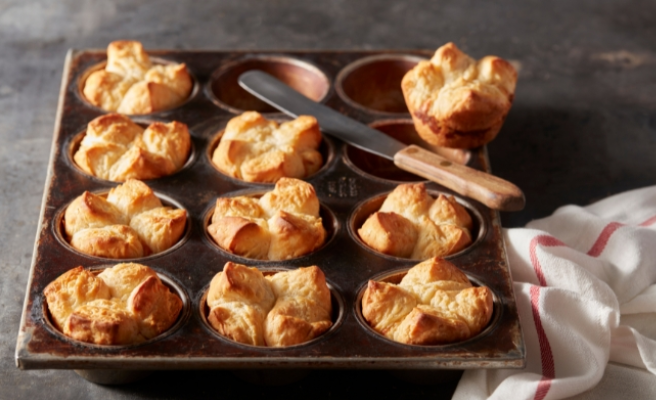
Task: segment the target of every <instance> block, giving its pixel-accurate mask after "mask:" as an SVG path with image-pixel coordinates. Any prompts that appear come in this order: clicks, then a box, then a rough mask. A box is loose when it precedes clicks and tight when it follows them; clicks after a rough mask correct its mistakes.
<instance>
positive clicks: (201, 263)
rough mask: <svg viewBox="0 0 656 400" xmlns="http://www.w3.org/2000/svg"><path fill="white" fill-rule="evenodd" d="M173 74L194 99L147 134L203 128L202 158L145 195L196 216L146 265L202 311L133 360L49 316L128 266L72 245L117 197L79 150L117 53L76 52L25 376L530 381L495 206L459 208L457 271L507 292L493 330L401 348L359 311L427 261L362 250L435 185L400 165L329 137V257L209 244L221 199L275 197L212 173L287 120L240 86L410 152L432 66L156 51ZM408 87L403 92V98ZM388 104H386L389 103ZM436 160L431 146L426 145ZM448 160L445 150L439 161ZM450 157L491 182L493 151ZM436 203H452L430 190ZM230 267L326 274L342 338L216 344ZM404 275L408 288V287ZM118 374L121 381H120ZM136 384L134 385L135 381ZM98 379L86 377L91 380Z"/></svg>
mask: <svg viewBox="0 0 656 400" xmlns="http://www.w3.org/2000/svg"><path fill="white" fill-rule="evenodd" d="M149 54H150V55H151V56H153V57H154V59H155V60H160V62H171V61H173V62H184V63H186V65H187V67H188V69H189V71H190V73H191V74H192V76H193V77H194V80H195V88H194V90H193V92H192V95H191V96H190V98H189V99H188V100H187V101H186V102H185V103H183V104H182V105H180V106H179V107H176V108H174V109H170V110H167V111H162V112H157V113H152V114H148V115H144V116H140V117H139V119H137V120H138V121H139V120H141V121H162V122H169V121H172V120H177V121H181V122H184V123H186V124H187V125H188V126H189V128H190V133H191V135H192V142H193V149H194V151H193V155H192V157H190V161H189V162H188V163H187V165H185V167H184V168H183V169H182V170H180V171H178V172H177V173H175V174H173V175H170V176H167V177H163V178H159V179H153V180H148V181H146V183H147V184H148V185H149V186H150V187H151V188H152V189H153V190H154V191H155V192H157V193H158V194H160V195H161V197H163V198H166V199H167V200H168V201H169V202H170V203H174V204H176V205H179V206H180V207H183V208H185V209H186V210H187V211H188V213H189V219H188V221H187V228H186V229H187V231H186V233H185V237H184V240H183V241H182V242H181V243H180V244H179V245H176V246H174V247H173V248H172V249H170V250H167V251H166V252H163V253H160V254H156V255H152V256H149V257H148V258H147V259H144V260H140V259H139V260H135V261H136V262H143V263H144V264H145V265H148V266H150V267H151V268H153V269H154V270H156V271H158V273H160V274H161V275H162V276H166V277H168V280H169V281H170V282H172V283H169V285H170V286H172V287H175V288H176V290H177V291H178V292H179V293H182V294H183V296H184V297H185V299H186V301H187V302H188V303H190V304H189V305H188V307H187V308H186V310H187V311H186V312H185V314H184V315H183V316H182V317H181V318H180V319H179V321H178V322H177V323H176V328H175V331H172V332H168V333H165V334H163V335H161V336H160V337H158V338H155V339H153V340H150V341H148V342H146V343H143V344H139V345H133V346H95V345H88V344H84V343H79V342H76V341H73V340H71V339H69V338H66V337H64V336H63V335H61V334H60V333H59V332H56V331H55V330H54V328H52V325H51V324H50V322H49V319H48V318H49V317H48V313H47V308H46V307H44V296H43V289H44V288H45V287H46V285H48V283H50V282H51V281H53V280H54V279H56V278H57V277H58V276H59V275H61V274H62V273H64V272H66V271H68V270H69V269H71V268H74V267H76V266H78V265H83V266H85V267H89V268H96V267H99V266H103V265H107V264H115V263H117V262H118V261H115V260H107V259H100V258H97V257H91V256H86V255H84V254H81V253H79V252H76V251H74V250H72V249H71V248H70V247H69V246H66V245H65V243H62V239H61V234H60V233H59V229H60V224H61V213H62V210H63V209H64V208H65V207H66V205H67V204H69V203H70V202H71V201H72V200H73V199H74V198H75V197H77V196H78V195H80V194H81V193H82V192H83V191H85V190H89V191H92V192H100V193H101V192H104V191H107V190H108V189H109V188H111V187H114V186H116V185H117V183H114V182H109V181H105V180H101V179H97V178H94V177H90V176H88V175H86V174H84V173H81V171H80V170H79V169H78V168H77V167H76V166H75V165H74V164H73V163H72V161H71V157H70V151H71V148H72V147H74V146H75V143H76V142H77V141H78V140H79V139H78V138H79V137H78V138H76V135H79V134H80V132H83V131H84V130H85V128H86V124H87V123H88V122H89V121H91V120H92V119H94V118H96V117H98V116H99V115H102V114H103V113H104V111H102V110H100V109H99V108H97V107H93V106H91V105H90V104H89V103H88V102H87V101H86V100H85V99H84V97H83V95H82V93H81V79H83V78H84V77H85V76H87V75H88V73H89V71H90V70H91V69H93V68H98V67H99V66H100V65H102V63H103V62H105V60H106V54H105V51H104V50H102V51H101V50H88V51H70V52H69V54H68V56H67V59H66V64H65V69H64V74H63V80H62V89H61V95H60V99H59V109H58V113H57V121H56V126H55V132H54V139H53V147H52V153H51V157H50V163H49V169H48V177H47V182H46V187H45V194H44V197H43V205H42V210H41V219H40V225H39V229H38V232H37V238H36V243H35V249H34V255H33V261H32V266H31V271H30V275H29V283H28V287H27V293H26V299H25V305H24V311H23V316H22V321H21V326H20V331H19V335H18V343H17V349H16V363H17V365H18V366H19V367H20V368H23V369H36V368H64V369H85V370H93V369H101V370H103V371H106V370H115V371H114V372H113V373H119V372H120V371H118V372H117V371H116V370H126V371H130V374H131V375H132V376H135V374H134V373H133V372H131V370H148V369H201V368H202V369H219V368H221V369H279V368H292V369H307V368H381V369H406V370H407V369H466V368H521V367H523V366H524V365H525V347H524V341H523V337H522V333H521V329H520V324H519V318H518V313H517V308H516V304H515V300H514V296H513V289H512V279H511V276H510V272H509V269H508V265H507V260H506V252H505V247H504V243H503V238H502V234H501V226H500V220H499V215H498V213H497V212H496V211H493V210H490V209H489V208H487V207H485V206H483V205H482V204H480V203H478V202H476V201H474V200H470V199H464V198H461V197H458V196H456V197H457V198H458V201H459V202H461V204H463V205H465V206H466V207H467V209H468V210H469V212H470V214H471V215H472V217H473V219H474V220H475V225H476V231H475V232H473V235H472V236H473V238H475V242H474V243H473V244H472V245H471V246H470V247H468V248H467V249H466V250H464V251H462V252H459V253H458V254H454V255H451V256H449V257H447V258H448V259H450V260H451V261H452V262H453V263H454V264H456V265H457V266H458V267H460V268H461V269H462V270H463V271H464V272H465V273H466V274H467V275H468V276H469V277H470V278H471V280H472V281H473V282H474V283H475V284H480V285H487V286H488V287H490V288H491V289H492V291H493V292H494V296H495V299H494V316H493V318H492V321H491V322H490V324H489V326H488V327H487V328H486V329H485V330H484V331H483V332H482V333H481V334H479V335H477V336H476V337H474V338H472V339H470V340H467V341H464V342H459V343H453V344H448V345H441V346H409V345H404V344H400V343H395V342H391V341H389V340H387V339H385V338H384V337H382V336H381V335H379V334H378V333H376V332H374V331H373V330H371V329H370V328H368V327H367V326H366V323H365V322H364V321H363V320H362V317H361V310H360V304H359V299H360V297H361V295H362V289H363V288H364V287H365V285H366V282H367V281H368V280H369V279H371V278H378V277H384V278H386V279H394V277H395V276H397V275H398V274H399V273H400V274H402V273H403V272H402V271H404V270H407V269H408V268H410V267H411V266H413V265H415V264H416V263H417V261H413V260H407V259H401V258H396V257H389V256H385V255H381V254H379V253H377V252H375V251H374V250H372V249H369V248H367V247H366V246H365V245H363V244H362V243H361V241H360V240H359V239H358V238H357V235H356V233H355V232H356V229H357V221H359V220H360V219H362V218H366V214H367V213H368V212H369V211H370V209H373V208H375V203H376V202H382V200H381V199H383V198H384V195H385V194H386V193H389V192H390V191H391V190H392V189H394V187H396V185H398V184H399V183H402V182H408V181H423V179H422V178H419V177H414V176H412V175H409V174H407V173H405V172H399V170H396V168H395V167H394V166H393V165H391V164H390V163H386V162H385V160H381V159H378V158H376V157H374V156H372V155H370V154H368V153H364V152H361V151H359V150H357V149H353V148H351V147H349V146H347V145H345V144H343V143H341V142H339V141H338V140H334V139H331V138H327V137H324V143H323V144H322V153H323V154H324V158H325V159H326V165H325V166H324V167H323V168H322V169H321V170H320V171H319V172H318V173H316V174H314V175H313V176H311V177H309V178H308V179H307V181H308V182H310V183H311V184H312V185H313V186H314V187H315V189H316V191H317V195H318V197H319V200H320V202H321V205H322V215H323V216H324V219H325V221H324V224H328V226H329V228H330V235H329V238H330V239H329V240H328V241H327V243H326V244H325V245H324V246H322V247H321V248H320V249H318V250H317V251H315V252H313V253H311V254H309V255H306V256H302V257H299V258H295V259H292V260H287V261H257V260H249V259H245V258H242V257H238V256H235V255H232V254H230V253H227V252H225V251H223V250H221V249H219V248H218V246H216V245H215V244H214V243H213V242H212V239H211V238H210V237H209V235H207V234H206V232H205V227H206V225H207V221H208V220H209V218H210V216H211V213H212V211H213V208H214V203H215V201H216V198H217V197H220V196H234V195H239V194H257V193H262V192H264V191H268V190H271V189H272V185H266V184H256V183H246V182H242V181H239V180H236V179H233V178H229V177H226V176H224V175H222V174H221V173H220V172H218V171H217V169H216V168H214V167H213V165H212V164H211V150H212V149H211V146H216V143H217V140H218V139H217V135H219V134H220V132H221V130H222V129H223V128H224V127H225V125H226V123H227V121H228V120H229V119H230V118H232V117H234V116H235V115H236V114H237V113H240V112H242V111H244V110H247V109H250V110H257V111H260V112H262V113H264V114H265V116H266V117H267V118H273V119H281V120H284V119H286V117H285V116H284V115H283V114H281V113H278V112H276V111H275V110H273V109H271V108H270V107H269V106H267V105H266V104H264V103H262V102H260V101H259V100H257V99H255V98H254V97H252V96H251V95H249V94H248V93H246V92H245V91H244V90H242V89H241V88H240V87H239V86H238V85H237V78H238V76H239V74H240V73H242V72H244V71H246V70H249V69H254V68H257V69H263V70H265V71H267V72H269V73H271V74H273V75H274V76H277V77H278V78H279V79H281V80H283V81H285V82H286V83H288V84H290V85H291V86H292V87H295V88H297V89H298V90H300V91H302V92H303V93H304V94H306V95H307V96H309V97H311V98H313V99H314V100H316V101H320V102H322V103H324V104H326V105H327V106H329V107H332V108H333V109H336V110H338V111H340V112H342V113H344V114H346V115H348V116H350V117H352V118H355V119H357V120H359V121H361V122H363V123H366V124H372V126H374V127H377V128H379V129H380V130H382V131H384V132H386V133H388V134H390V135H393V136H397V137H402V138H403V139H402V140H406V141H408V142H417V141H418V139H417V138H416V134H414V136H413V132H414V131H413V129H412V122H411V119H410V115H409V114H408V113H407V109H406V108H405V104H404V103H403V96H401V95H400V89H399V85H400V79H401V77H402V76H403V73H404V72H405V71H407V70H408V69H409V68H411V67H412V66H413V65H414V63H416V62H417V61H418V60H420V59H422V58H428V57H430V55H431V52H428V51H420V50H408V51H271V52H268V51H267V52H264V51H261V52H240V51H149ZM397 83H398V84H397ZM383 100H384V101H383ZM424 146H427V145H425V144H424ZM437 151H443V150H439V149H438V150H437ZM442 155H444V156H446V157H449V158H450V159H451V160H452V161H454V162H461V163H468V165H469V166H471V167H472V168H475V169H479V170H483V171H488V172H489V171H490V166H489V161H488V158H487V152H486V149H485V148H484V147H483V148H478V149H474V150H472V151H462V150H448V151H446V153H443V154H442ZM426 185H427V188H428V189H429V190H430V191H431V192H432V193H433V194H434V195H435V194H436V193H448V194H453V193H452V192H451V191H449V190H448V189H445V188H443V187H441V186H439V185H437V184H435V183H432V182H426ZM227 261H235V262H239V263H243V264H247V265H249V266H260V267H262V268H263V269H266V270H280V269H285V268H297V267H301V266H309V265H318V266H319V267H320V268H321V269H322V270H323V271H324V273H325V275H326V279H327V281H328V282H329V283H330V285H331V292H332V295H333V296H332V297H333V305H334V306H336V307H337V309H336V310H335V314H334V319H335V326H334V327H333V328H332V329H331V330H330V331H329V332H327V333H326V334H324V335H322V336H321V337H319V338H318V339H316V340H313V341H312V342H309V343H306V344H303V345H298V346H292V347H289V348H276V349H270V348H258V347H252V346H244V345H240V344H238V343H234V342H231V341H229V340H224V339H221V338H219V337H217V335H218V334H217V333H216V332H214V331H212V330H211V328H210V327H209V326H208V324H207V323H206V321H205V315H203V312H204V311H203V310H205V309H206V307H205V306H204V305H203V300H202V299H203V296H204V294H205V291H206V289H207V285H208V284H209V282H210V280H211V279H212V277H213V276H214V275H215V274H216V273H217V272H218V271H220V270H222V268H223V265H224V264H225V263H226V262H227ZM395 274H396V275H395ZM108 374H109V373H108ZM130 374H128V375H130ZM82 375H83V376H86V375H85V374H82Z"/></svg>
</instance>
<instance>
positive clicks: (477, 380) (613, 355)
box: [453, 186, 656, 400]
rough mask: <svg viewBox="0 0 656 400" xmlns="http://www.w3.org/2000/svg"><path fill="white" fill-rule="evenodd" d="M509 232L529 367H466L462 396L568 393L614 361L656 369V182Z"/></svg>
mask: <svg viewBox="0 0 656 400" xmlns="http://www.w3.org/2000/svg"><path fill="white" fill-rule="evenodd" d="M504 235H505V241H506V248H507V251H508V262H509V265H510V269H511V272H512V277H513V280H514V290H515V296H516V298H517V308H518V310H519V316H520V322H521V325H522V330H523V332H524V340H525V343H526V361H527V362H526V364H527V365H526V368H525V369H523V370H507V369H501V370H468V371H466V372H465V373H464V374H463V376H462V379H461V380H460V382H459V384H458V387H457V389H456V392H455V394H454V397H453V398H454V399H456V400H464V399H468V400H469V399H488V398H489V399H504V400H505V399H531V400H533V399H535V400H542V399H547V400H549V399H563V398H568V397H571V396H574V395H576V394H579V393H582V392H585V391H587V390H589V389H591V388H593V387H595V385H597V383H599V381H600V380H601V378H602V376H603V375H604V370H605V369H606V366H607V364H608V362H609V361H613V362H616V363H622V364H628V365H630V366H633V367H638V368H644V369H646V370H648V371H649V372H651V373H652V374H656V340H654V339H656V186H653V187H648V188H644V189H639V190H634V191H630V192H626V193H622V194H619V195H615V196H612V197H609V198H607V199H605V200H602V201H600V202H597V203H595V204H592V205H590V206H587V207H577V206H571V205H570V206H565V207H561V208H559V209H558V210H556V212H555V213H554V214H553V215H552V216H550V217H547V218H544V219H541V220H536V221H532V222H531V223H529V224H528V225H527V227H526V228H517V229H508V230H505V231H504ZM650 385H651V388H650V390H652V391H653V389H654V387H653V385H654V383H653V381H652V382H651V383H650ZM645 390H646V389H645ZM638 392H639V393H642V390H638ZM604 393H606V392H602V393H596V395H595V398H600V397H599V396H601V397H606V395H605V394H604ZM609 395H610V394H609ZM615 395H616V394H615ZM646 395H647V397H645V398H656V393H654V392H651V394H648V393H646Z"/></svg>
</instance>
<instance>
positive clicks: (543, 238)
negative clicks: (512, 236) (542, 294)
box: [529, 235, 565, 286]
mask: <svg viewBox="0 0 656 400" xmlns="http://www.w3.org/2000/svg"><path fill="white" fill-rule="evenodd" d="M538 245H541V246H545V247H554V246H564V245H565V243H563V242H561V241H560V240H558V239H556V238H555V237H553V236H549V235H538V236H536V237H534V238H533V239H532V240H531V244H530V246H529V254H530V256H531V264H533V269H534V270H535V274H536V275H537V276H538V281H539V282H540V286H547V280H546V279H545V277H544V274H543V273H542V265H540V260H538V255H537V253H536V248H537V247H538Z"/></svg>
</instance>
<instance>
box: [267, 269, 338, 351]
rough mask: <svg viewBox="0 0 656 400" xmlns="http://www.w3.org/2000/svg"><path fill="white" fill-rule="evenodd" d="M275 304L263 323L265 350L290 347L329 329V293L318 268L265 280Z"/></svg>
mask: <svg viewBox="0 0 656 400" xmlns="http://www.w3.org/2000/svg"><path fill="white" fill-rule="evenodd" d="M266 279H267V280H268V281H269V282H270V283H271V287H272V289H273V293H274V295H275V296H276V303H275V305H274V306H273V308H272V309H271V310H270V311H269V313H268V314H267V318H266V321H265V323H264V340H265V342H266V344H267V346H269V347H283V346H292V345H295V344H300V343H304V342H307V341H308V340H312V339H314V338H315V337H317V336H319V335H321V334H323V333H324V332H326V331H327V330H328V329H329V328H330V327H331V326H332V325H333V323H332V321H331V319H330V318H331V313H332V305H331V303H330V290H329V289H328V285H327V284H326V277H325V275H324V274H323V271H321V269H319V267H317V266H316V265H315V266H311V267H306V268H299V269H296V270H293V271H285V272H278V273H277V274H274V275H270V276H267V277H266Z"/></svg>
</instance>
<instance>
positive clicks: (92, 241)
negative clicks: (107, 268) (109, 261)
mask: <svg viewBox="0 0 656 400" xmlns="http://www.w3.org/2000/svg"><path fill="white" fill-rule="evenodd" d="M186 222H187V212H186V211H185V210H180V209H173V208H171V207H164V206H162V202H161V201H160V200H159V198H158V197H157V196H155V193H154V192H153V191H152V189H150V188H149V187H148V186H147V185H146V184H145V183H143V182H141V181H138V180H135V179H129V180H128V181H126V182H125V183H123V184H122V185H119V186H117V187H115V188H113V189H111V190H110V191H109V193H108V194H107V197H106V198H105V197H103V196H99V195H95V194H93V193H90V192H84V193H83V194H82V195H80V196H79V197H78V198H76V199H75V200H73V202H72V203H71V204H70V205H69V206H68V207H67V208H66V212H65V213H64V230H65V231H66V235H67V236H68V238H69V242H70V244H71V246H73V247H74V248H76V249H78V250H80V251H81V252H83V253H86V254H90V255H94V256H98V257H105V258H116V259H125V258H138V257H143V256H147V255H150V254H153V253H159V252H162V251H164V250H166V249H168V248H170V247H171V246H173V245H174V244H175V243H176V242H177V241H178V240H179V239H180V238H181V237H182V234H183V233H184V229H185V226H186Z"/></svg>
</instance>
